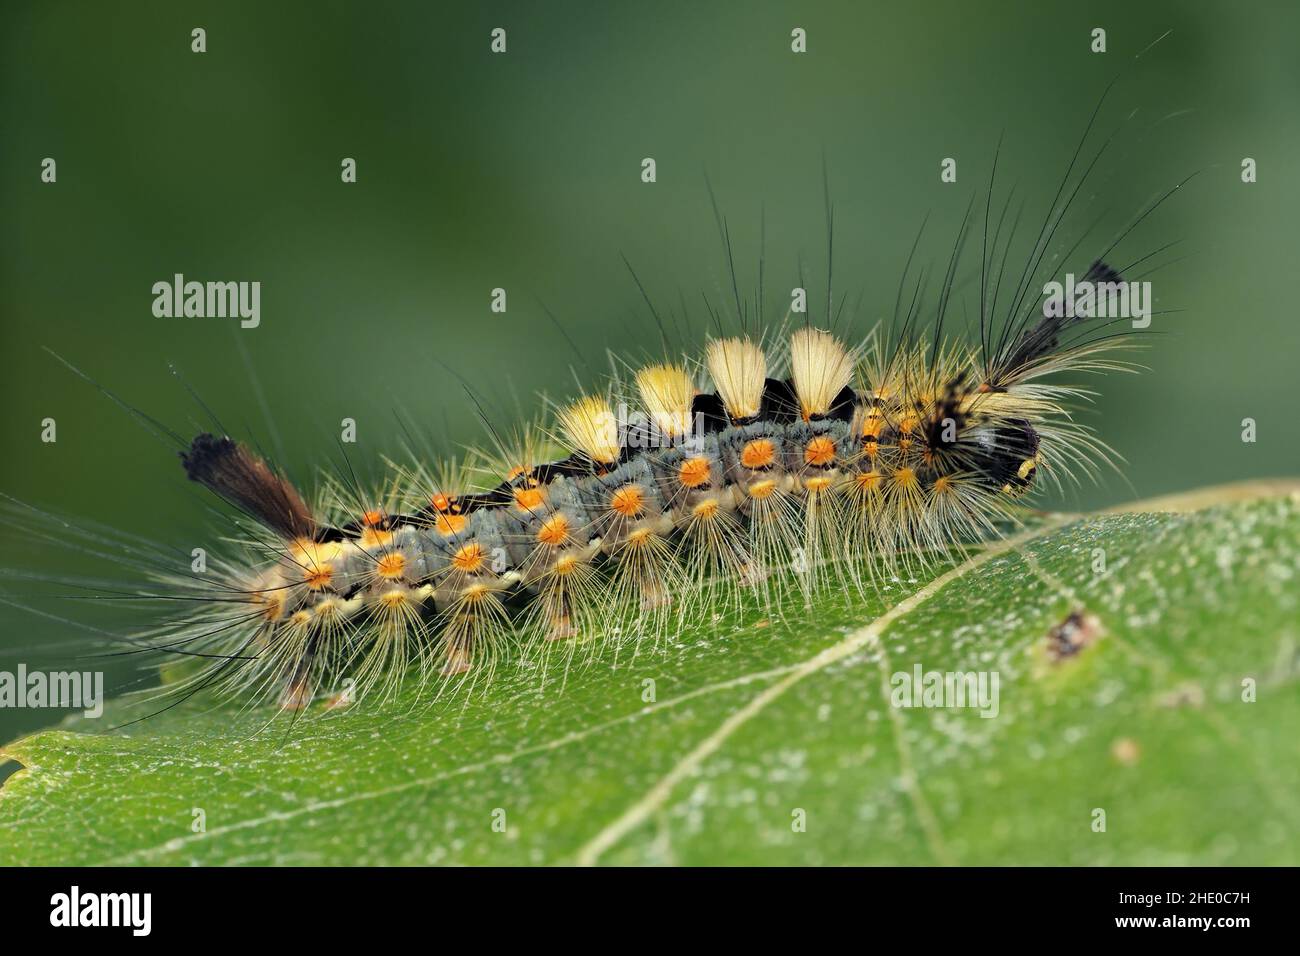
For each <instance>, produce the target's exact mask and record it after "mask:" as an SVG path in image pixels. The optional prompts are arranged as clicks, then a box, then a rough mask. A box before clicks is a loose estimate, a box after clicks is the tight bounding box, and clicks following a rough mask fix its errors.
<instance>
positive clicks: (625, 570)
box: [152, 262, 1126, 709]
mask: <svg viewBox="0 0 1300 956" xmlns="http://www.w3.org/2000/svg"><path fill="white" fill-rule="evenodd" d="M1088 277H1090V278H1092V279H1101V278H1105V279H1107V280H1118V279H1119V275H1118V273H1116V272H1115V271H1114V270H1112V269H1110V267H1109V266H1106V265H1105V264H1104V263H1101V262H1096V263H1094V264H1093V266H1092V268H1091V270H1090V271H1089V273H1088ZM1092 332H1093V330H1092V329H1089V328H1088V327H1087V326H1086V325H1085V324H1084V320H1083V319H1081V318H1078V317H1075V316H1073V315H1072V314H1071V315H1063V314H1048V313H1047V312H1039V313H1035V314H1030V315H1027V316H1026V317H1024V318H1023V319H1022V320H1021V321H1020V322H1018V323H1016V322H1012V323H1010V324H1009V325H1008V328H1007V329H1006V330H1005V331H1004V332H1003V333H1002V334H1001V335H1000V336H999V337H998V340H997V341H993V337H992V335H991V334H990V335H989V336H987V338H986V337H985V336H982V339H985V340H984V341H982V342H981V344H980V347H979V348H975V347H970V346H967V345H964V344H960V343H953V342H943V341H941V339H940V337H939V334H938V331H937V330H936V334H935V337H934V340H933V341H932V342H917V341H914V340H909V339H908V338H907V337H906V336H904V337H900V338H899V339H898V341H895V342H893V343H892V344H890V343H889V342H888V341H887V340H886V337H884V336H882V335H881V334H880V333H879V331H876V332H873V333H872V334H871V335H870V336H868V337H867V338H866V339H865V340H863V341H862V342H860V343H858V344H851V343H849V342H847V341H845V339H844V338H842V337H840V336H837V335H835V334H833V333H832V332H831V331H828V330H826V329H820V328H816V327H814V326H813V325H811V324H805V325H802V326H800V327H796V328H794V330H793V331H792V332H790V333H789V335H788V337H787V336H784V335H783V336H782V338H783V339H785V341H782V342H781V343H780V345H779V347H769V346H765V345H764V344H763V343H762V342H761V340H760V339H759V338H757V337H751V336H746V335H739V336H733V337H719V338H715V339H713V340H710V341H709V342H708V343H707V346H706V349H705V352H704V356H703V359H702V360H701V361H699V362H694V363H692V362H687V361H666V362H659V363H653V364H648V365H646V366H644V367H642V368H639V369H636V370H634V371H633V372H632V373H631V374H630V375H627V376H618V377H616V379H615V380H614V381H613V382H611V384H610V385H609V387H608V388H607V389H605V390H604V391H603V392H601V393H597V394H590V395H585V396H582V397H579V398H577V399H576V400H574V401H571V402H569V403H566V404H563V405H561V406H558V407H557V409H556V411H555V414H554V416H553V421H552V422H551V423H550V424H546V423H543V424H542V425H541V426H540V427H534V428H530V429H526V430H525V432H524V433H523V436H522V438H521V439H520V440H519V441H518V442H516V443H514V447H512V448H510V449H509V450H502V451H501V452H499V453H497V454H495V455H488V454H482V455H479V456H476V457H472V458H471V459H470V460H468V461H464V462H460V463H458V464H454V465H452V466H450V467H449V468H447V469H445V470H443V471H439V470H438V469H437V468H435V467H434V466H432V465H431V464H430V463H428V462H426V461H422V460H415V461H414V462H413V463H412V464H411V465H409V466H399V467H398V468H397V473H396V478H395V480H394V481H392V482H390V483H389V484H388V485H387V486H386V487H385V488H384V489H383V490H382V491H378V492H375V493H374V494H363V493H361V492H359V491H358V490H357V489H356V488H355V487H352V486H349V485H346V483H344V482H341V481H339V480H338V479H331V480H327V481H326V482H325V486H324V488H323V490H322V492H321V494H320V495H319V496H318V499H317V500H316V501H314V503H313V504H312V505H308V503H307V501H306V499H305V498H304V496H303V495H302V494H301V493H300V492H299V491H298V490H297V489H296V488H295V487H294V486H293V485H292V484H291V483H290V482H289V481H288V480H287V479H286V478H285V476H284V475H283V474H281V473H280V472H279V471H277V470H276V469H275V468H274V467H272V466H271V465H269V464H268V463H267V462H266V461H265V460H264V459H263V458H262V457H260V456H259V455H257V454H255V453H254V452H253V451H252V450H250V449H249V448H248V447H247V446H246V445H244V444H241V443H239V442H237V441H235V440H233V439H232V438H230V437H228V436H225V435H213V434H209V433H204V434H201V435H199V436H198V437H196V438H194V439H193V441H192V442H190V443H189V444H188V447H186V448H185V449H184V450H183V451H182V452H181V458H182V460H183V464H184V467H185V471H186V473H187V474H188V476H189V477H190V478H191V479H193V480H194V481H197V482H199V483H201V484H203V485H205V486H206V487H207V488H209V489H211V490H212V491H213V492H215V493H216V494H217V495H219V496H220V497H221V498H223V499H225V500H226V501H227V502H228V503H230V504H231V505H233V506H235V507H236V508H238V509H239V510H240V511H242V512H244V513H245V514H246V515H248V516H250V517H252V518H254V519H256V522H257V524H258V526H259V527H260V528H261V529H262V531H261V532H259V533H256V534H252V535H250V536H249V537H248V539H247V540H245V541H244V542H243V545H242V548H241V554H240V556H239V559H238V562H237V566H238V567H239V568H240V570H237V571H235V572H232V573H229V574H226V575H224V576H222V580H221V581H220V582H219V583H218V584H216V585H213V584H211V583H208V582H204V583H202V584H199V583H196V581H195V580H194V579H193V577H176V576H173V577H171V578H169V579H168V580H167V581H166V586H167V587H168V588H169V589H170V593H171V594H172V595H173V596H174V597H175V598H177V599H182V600H184V599H186V598H188V599H191V600H192V602H193V605H194V609H195V610H194V614H193V615H192V616H188V617H187V618H186V619H185V621H184V624H183V626H181V627H177V626H175V625H174V624H173V626H172V627H171V628H170V629H169V630H168V631H166V632H160V634H162V635H163V640H165V643H166V646H169V647H184V648H186V650H187V652H188V653H190V654H192V655H195V656H199V657H202V658H204V659H207V660H209V663H208V664H207V666H205V667H204V668H203V669H202V670H201V671H200V672H198V673H197V674H195V675H194V676H192V677H190V678H189V679H188V680H187V681H186V682H185V684H184V686H186V687H189V688H193V689H197V688H201V687H207V686H212V685H219V686H220V687H222V688H223V689H225V690H227V691H230V692H234V693H239V694H245V695H252V696H253V697H254V698H255V699H262V698H272V699H274V700H276V701H278V704H279V706H280V707H282V708H287V709H301V708H303V707H305V706H306V705H307V704H308V703H309V702H310V701H311V700H313V699H314V698H315V697H316V696H317V695H318V694H319V693H320V692H321V691H322V690H323V689H325V688H328V687H331V686H335V685H336V683H337V681H338V680H339V679H341V678H343V677H348V678H351V679H352V682H353V683H352V686H353V688H354V691H353V692H352V693H353V694H354V695H355V697H354V699H355V698H359V697H360V696H363V695H367V694H372V693H374V694H378V695H379V696H381V697H386V696H389V695H391V694H392V693H393V692H395V691H396V690H397V689H398V687H399V686H400V684H401V682H402V681H403V680H404V678H405V676H406V675H408V674H410V673H411V672H412V671H415V672H417V673H418V674H419V675H420V678H421V679H422V680H434V681H437V682H438V685H439V686H440V687H442V686H447V685H448V684H451V683H460V682H465V681H469V682H475V681H478V680H480V679H483V678H485V677H488V676H490V675H491V673H492V671H493V669H494V668H495V667H496V666H497V664H498V662H499V661H500V660H502V659H503V654H504V652H505V651H506V650H507V649H508V648H511V647H513V648H522V649H523V652H524V653H523V656H524V657H525V658H527V656H528V654H529V653H531V652H537V651H540V652H541V653H549V652H551V651H552V650H554V649H557V648H563V649H565V652H566V653H570V654H572V653H573V651H574V649H575V648H577V647H581V646H584V645H585V646H595V642H596V641H597V640H600V639H613V640H624V639H626V638H627V635H628V633H632V634H634V635H635V637H636V639H637V640H643V639H645V638H647V637H658V636H660V635H663V634H665V633H669V632H671V631H672V630H673V628H674V626H675V624H676V622H678V621H679V620H680V618H681V616H682V615H684V614H687V613H690V611H691V610H692V608H695V607H696V606H697V605H698V604H701V603H716V602H719V601H726V600H728V599H729V598H730V597H736V596H739V595H742V594H743V593H745V592H757V593H758V594H759V595H760V596H761V597H762V598H763V599H764V600H771V599H772V598H773V596H774V589H776V588H785V587H789V586H792V587H795V588H798V589H801V590H802V591H803V592H804V593H805V594H808V595H811V594H812V593H814V592H816V591H818V590H822V589H826V588H832V587H834V588H844V589H849V590H853V589H857V590H862V589H865V588H869V587H872V586H874V585H875V584H877V583H878V582H879V581H880V580H881V579H882V578H885V577H889V576H892V575H895V574H897V573H899V571H900V569H904V568H907V567H909V566H911V565H912V564H913V563H920V564H924V563H926V562H930V561H934V560H939V559H942V558H943V557H944V556H945V555H947V554H948V553H949V552H950V551H951V549H953V548H955V547H958V546H961V545H963V544H966V543H969V542H975V541H979V540H981V539H984V538H987V537H989V536H991V535H995V534H997V533H998V530H999V528H1000V527H1001V526H1003V525H1004V524H1005V523H1006V522H1008V521H1014V520H1015V518H1016V507H1017V506H1016V501H1017V499H1018V498H1019V497H1020V496H1021V495H1022V494H1023V493H1025V492H1026V491H1028V490H1030V489H1031V488H1033V487H1034V486H1035V485H1036V484H1038V483H1039V482H1041V481H1044V480H1047V481H1057V482H1059V481H1060V480H1061V479H1062V478H1069V477H1071V476H1073V475H1074V474H1076V473H1078V472H1080V471H1082V472H1084V473H1094V474H1095V472H1096V470H1097V467H1098V466H1099V465H1100V464H1101V463H1104V462H1106V461H1107V460H1108V457H1107V456H1108V450H1107V449H1106V447H1105V446H1104V445H1103V444H1101V443H1100V442H1099V441H1098V440H1097V439H1096V438H1095V437H1094V436H1093V435H1092V434H1091V432H1090V431H1089V430H1088V429H1087V428H1086V427H1084V426H1082V425H1080V424H1078V423H1076V422H1075V421H1074V420H1073V419H1072V417H1071V414H1070V411H1069V405H1070V404H1071V403H1072V402H1073V401H1075V400H1077V399H1079V398H1080V397H1082V396H1084V395H1085V394H1086V393H1084V392H1082V391H1081V390H1079V389H1078V388H1077V387H1076V386H1073V385H1062V384H1049V383H1046V382H1044V381H1043V379H1044V378H1045V377H1046V376H1049V375H1055V374H1057V373H1061V372H1080V371H1088V372H1096V371H1108V370H1114V369H1118V368H1123V367H1125V366H1123V365H1121V364H1119V363H1116V362H1115V361H1114V360H1113V359H1112V358H1111V357H1110V356H1109V355H1108V354H1107V353H1109V352H1110V351H1111V350H1113V349H1115V348H1118V347H1121V346H1123V345H1125V344H1126V341H1125V338H1124V337H1123V336H1115V335H1100V336H1098V335H1096V334H1091V333H1092ZM629 409H631V411H629ZM554 442H559V443H562V444H563V446H564V448H566V449H567V453H566V454H563V455H560V456H554V455H550V456H548V455H545V454H544V451H545V449H546V447H547V446H548V444H549V443H554ZM485 470H486V471H492V472H494V473H495V478H494V480H492V481H489V482H482V481H479V482H475V481H473V480H471V476H472V475H473V474H475V473H478V472H483V471H485ZM214 594H217V595H219V596H220V598H221V600H219V601H214V600H213V596H214ZM620 615H623V616H626V617H628V618H629V619H630V622H631V625H630V627H628V628H622V627H615V626H614V622H615V620H616V619H618V618H619V617H620ZM152 639H154V640H158V639H159V636H158V635H154V636H153V638H152Z"/></svg>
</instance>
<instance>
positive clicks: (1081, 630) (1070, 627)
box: [1047, 608, 1103, 663]
mask: <svg viewBox="0 0 1300 956" xmlns="http://www.w3.org/2000/svg"><path fill="white" fill-rule="evenodd" d="M1102 633H1103V629H1102V626H1101V621H1099V620H1097V618H1096V617H1095V616H1094V615H1092V614H1089V613H1088V612H1087V611H1086V610H1084V609H1083V608H1076V609H1075V610H1073V611H1071V612H1070V613H1069V614H1068V615H1066V618H1065V620H1064V621H1062V622H1061V623H1060V624H1058V625H1056V627H1054V628H1052V629H1051V631H1049V632H1048V634H1047V658H1048V660H1050V661H1052V662H1053V663H1060V662H1061V661H1064V660H1067V659H1069V658H1071V657H1075V656H1076V655H1078V653H1079V652H1080V651H1082V650H1083V649H1084V648H1085V647H1087V646H1089V645H1090V644H1092V643H1094V642H1095V641H1096V640H1097V639H1098V638H1100V637H1101V636H1102Z"/></svg>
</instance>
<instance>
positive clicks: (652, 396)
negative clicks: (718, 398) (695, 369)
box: [636, 365, 695, 438]
mask: <svg viewBox="0 0 1300 956" xmlns="http://www.w3.org/2000/svg"><path fill="white" fill-rule="evenodd" d="M636 387H637V389H638V390H639V391H640V392H641V401H642V402H643V403H644V404H645V407H646V411H647V412H649V414H650V420H651V421H652V422H654V424H655V427H656V428H658V429H659V431H660V432H661V433H662V434H663V435H664V436H666V437H668V438H680V437H681V436H683V435H685V434H686V433H687V432H688V431H690V429H691V402H693V401H694V400H695V383H694V382H692V381H691V376H690V374H689V373H688V372H687V371H686V369H684V368H682V367H681V366H680V365H648V366H646V367H645V368H643V369H641V370H640V371H638V372H637V373H636Z"/></svg>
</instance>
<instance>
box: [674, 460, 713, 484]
mask: <svg viewBox="0 0 1300 956" xmlns="http://www.w3.org/2000/svg"><path fill="white" fill-rule="evenodd" d="M710 471H711V467H710V465H709V459H707V458H687V459H686V460H685V461H684V462H682V464H681V467H680V468H679V469H677V480H678V481H680V482H681V483H682V485H683V486H684V487H686V488H698V487H700V486H701V485H707V484H708V483H709V473H710Z"/></svg>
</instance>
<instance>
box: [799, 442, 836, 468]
mask: <svg viewBox="0 0 1300 956" xmlns="http://www.w3.org/2000/svg"><path fill="white" fill-rule="evenodd" d="M803 460H804V461H806V462H807V463H808V464H810V465H815V466H818V467H821V466H822V465H829V464H830V463H831V462H833V461H834V460H835V442H833V441H832V440H831V439H830V438H828V437H826V436H825V435H818V436H817V437H816V438H814V439H812V440H811V441H810V442H808V444H807V445H805V446H804V450H803Z"/></svg>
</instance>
